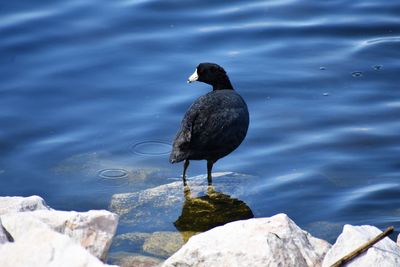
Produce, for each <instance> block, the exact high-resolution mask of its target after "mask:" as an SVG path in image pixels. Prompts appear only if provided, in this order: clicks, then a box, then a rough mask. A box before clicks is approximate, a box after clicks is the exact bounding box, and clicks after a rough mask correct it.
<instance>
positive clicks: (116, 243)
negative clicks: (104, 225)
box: [112, 232, 151, 251]
mask: <svg viewBox="0 0 400 267" xmlns="http://www.w3.org/2000/svg"><path fill="white" fill-rule="evenodd" d="M150 236H151V234H149V233H140V232H131V233H125V234H120V235H117V236H115V237H114V239H113V243H112V246H113V248H114V249H115V250H123V251H131V250H134V249H135V248H140V249H141V248H142V246H143V244H144V241H145V240H146V239H147V238H149V237H150Z"/></svg>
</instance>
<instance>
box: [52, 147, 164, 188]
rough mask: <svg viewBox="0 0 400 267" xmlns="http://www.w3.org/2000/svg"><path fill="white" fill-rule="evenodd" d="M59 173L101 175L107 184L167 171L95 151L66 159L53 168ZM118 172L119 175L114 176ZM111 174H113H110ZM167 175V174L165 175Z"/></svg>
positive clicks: (131, 182) (158, 174) (134, 180)
mask: <svg viewBox="0 0 400 267" xmlns="http://www.w3.org/2000/svg"><path fill="white" fill-rule="evenodd" d="M52 171H53V172H54V173H55V174H57V175H66V176H68V175H71V174H74V175H79V176H80V177H82V179H84V180H85V179H93V177H94V176H100V177H101V178H103V179H101V180H100V181H101V182H104V183H106V184H113V185H115V184H121V183H122V184H126V185H129V184H136V183H137V182H138V181H144V180H146V179H147V178H149V177H152V178H153V177H159V176H162V175H164V174H165V173H166V170H162V169H159V168H154V167H143V166H140V167H139V166H134V163H133V162H131V161H121V159H118V160H115V157H114V156H113V155H112V154H110V153H109V152H105V151H95V152H88V153H82V154H76V155H73V156H71V157H69V158H66V159H64V160H63V161H62V162H60V163H59V164H57V165H56V166H54V167H53V168H52ZM116 173H117V176H114V175H115V174H116ZM108 174H110V175H111V176H108ZM163 177H165V176H163Z"/></svg>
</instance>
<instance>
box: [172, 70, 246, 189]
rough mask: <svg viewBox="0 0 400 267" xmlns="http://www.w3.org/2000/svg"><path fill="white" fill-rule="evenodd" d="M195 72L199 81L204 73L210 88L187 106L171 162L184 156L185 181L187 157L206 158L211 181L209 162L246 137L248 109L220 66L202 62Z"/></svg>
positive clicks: (230, 150) (237, 144) (190, 158)
mask: <svg viewBox="0 0 400 267" xmlns="http://www.w3.org/2000/svg"><path fill="white" fill-rule="evenodd" d="M197 73H199V75H198V77H195V78H196V79H197V80H199V81H202V78H203V79H204V76H205V77H206V79H207V80H206V81H205V82H207V83H209V84H211V85H213V91H212V92H209V93H207V94H205V95H203V96H201V97H199V98H198V99H197V100H196V101H195V102H194V103H193V104H192V105H191V106H190V108H189V109H188V110H187V112H186V114H185V116H184V118H183V120H182V124H181V128H180V130H179V132H178V133H177V135H176V137H175V141H174V144H173V150H172V152H171V156H170V162H171V163H175V162H180V161H183V160H185V167H184V174H183V180H184V184H186V180H185V172H186V168H187V166H188V165H189V160H207V162H208V165H207V166H208V176H209V177H208V178H209V179H208V181H209V184H211V168H212V165H213V164H214V163H215V162H216V161H217V160H218V159H220V158H222V157H224V156H226V155H228V154H229V153H231V152H232V151H233V150H235V149H236V148H237V147H238V146H239V145H240V144H241V143H242V141H243V139H244V138H245V136H246V133H247V129H248V126H249V112H248V109H247V105H246V103H245V102H244V100H243V99H242V97H241V96H240V95H239V94H238V93H236V91H234V90H233V87H232V85H231V83H230V81H229V78H228V76H227V75H226V73H225V71H224V70H223V69H222V68H221V67H219V66H218V65H216V64H211V63H202V64H200V65H199V66H198V67H197V69H196V72H195V73H194V74H197ZM194 74H193V75H194ZM202 74H203V75H204V76H203V77H202ZM193 75H192V76H193ZM192 76H191V78H192ZM224 87H225V88H224Z"/></svg>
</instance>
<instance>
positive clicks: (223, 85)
mask: <svg viewBox="0 0 400 267" xmlns="http://www.w3.org/2000/svg"><path fill="white" fill-rule="evenodd" d="M224 89H231V90H233V86H232V84H231V81H230V80H229V78H228V77H226V78H225V79H222V80H220V81H218V83H216V84H213V91H216V90H224Z"/></svg>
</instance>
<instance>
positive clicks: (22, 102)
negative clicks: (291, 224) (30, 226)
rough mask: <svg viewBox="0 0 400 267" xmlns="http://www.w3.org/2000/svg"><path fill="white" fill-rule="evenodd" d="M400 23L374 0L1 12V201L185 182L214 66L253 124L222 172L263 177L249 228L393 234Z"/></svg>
mask: <svg viewBox="0 0 400 267" xmlns="http://www.w3.org/2000/svg"><path fill="white" fill-rule="evenodd" d="M399 15H400V2H399V1H378V0H374V1H320V0H315V1H295V0H294V1H283V0H282V1H228V2H225V3H223V2H221V1H155V0H154V1H151V0H143V1H140V0H138V1H135V0H125V1H122V0H116V1H93V0H89V1H77V0H75V1H40V2H38V1H22V2H21V1H13V2H7V3H4V4H2V5H1V7H0V36H1V38H0V81H1V83H0V111H1V112H0V125H1V129H0V153H1V157H0V195H25V196H27V195H31V194H38V195H41V196H42V197H44V198H45V199H46V201H47V202H48V204H49V205H50V206H52V207H53V208H57V209H74V210H87V209H98V208H107V207H108V205H109V202H110V198H111V196H112V195H113V194H114V193H119V192H134V191H139V190H143V189H146V188H151V187H154V186H158V185H162V184H165V183H168V182H170V181H168V180H167V179H166V177H179V175H180V174H181V170H182V166H181V165H170V164H169V163H168V151H169V149H170V144H171V142H172V139H173V137H174V135H175V132H176V131H177V129H178V127H179V123H180V120H181V118H182V116H183V114H184V112H185V110H186V109H187V107H188V106H189V105H190V103H191V102H192V101H193V100H194V99H195V98H197V97H199V96H200V95H202V94H204V93H206V92H207V91H208V90H210V88H209V87H208V86H207V85H205V84H201V83H194V84H190V85H188V84H186V79H187V77H188V76H189V75H190V74H191V73H192V72H193V70H194V68H195V67H196V66H197V64H198V63H200V62H204V61H210V62H216V63H219V64H220V65H221V66H223V67H224V68H225V69H226V70H227V72H228V74H229V76H230V78H231V81H232V83H233V85H234V87H235V88H236V90H237V91H238V92H239V93H240V94H241V95H242V96H243V98H244V99H245V100H246V101H247V104H248V106H249V110H250V115H251V123H250V129H249V132H248V135H247V138H246V140H245V141H244V142H243V144H242V145H241V146H240V148H238V149H237V150H236V151H235V152H234V153H232V154H231V155H229V156H227V157H226V158H224V159H221V160H220V161H219V162H218V163H217V164H216V165H215V168H214V170H215V171H234V172H238V173H245V174H251V175H253V176H256V177H259V178H260V179H257V180H255V182H254V184H253V185H252V186H251V187H250V188H248V199H250V202H251V203H249V205H250V207H251V209H252V211H253V213H254V215H255V216H256V217H261V216H270V215H273V214H275V213H278V212H285V213H287V214H289V216H290V217H292V218H293V219H295V221H296V222H297V223H298V224H299V225H300V226H302V227H305V228H306V229H311V230H310V231H311V232H313V233H314V234H316V235H317V236H322V237H326V238H330V241H332V239H333V240H334V238H332V236H334V235H336V233H337V232H339V231H340V227H341V226H342V225H343V224H344V223H352V224H373V225H376V226H378V227H381V228H384V227H386V226H388V225H394V226H395V227H397V228H398V229H400V228H399V227H400V221H399V216H400V197H399V196H400V157H399V155H400V121H399V118H400V90H399V83H400V75H399V74H400V60H399V58H400V16H399ZM205 168H206V167H205V162H193V163H192V164H191V166H190V169H189V175H190V176H192V175H198V174H203V173H205ZM104 173H105V175H104ZM121 177H125V178H127V179H119V178H121ZM137 177H139V178H137ZM180 208H181V207H177V209H180ZM316 225H317V226H318V225H325V227H327V226H329V227H331V228H330V229H331V231H330V232H331V233H332V235H328V234H327V232H329V230H326V231H325V230H324V231H321V232H318V230H317V229H316V228H318V227H315V226H316ZM336 226H337V227H336ZM324 229H325V228H324ZM330 232H329V233H330Z"/></svg>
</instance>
